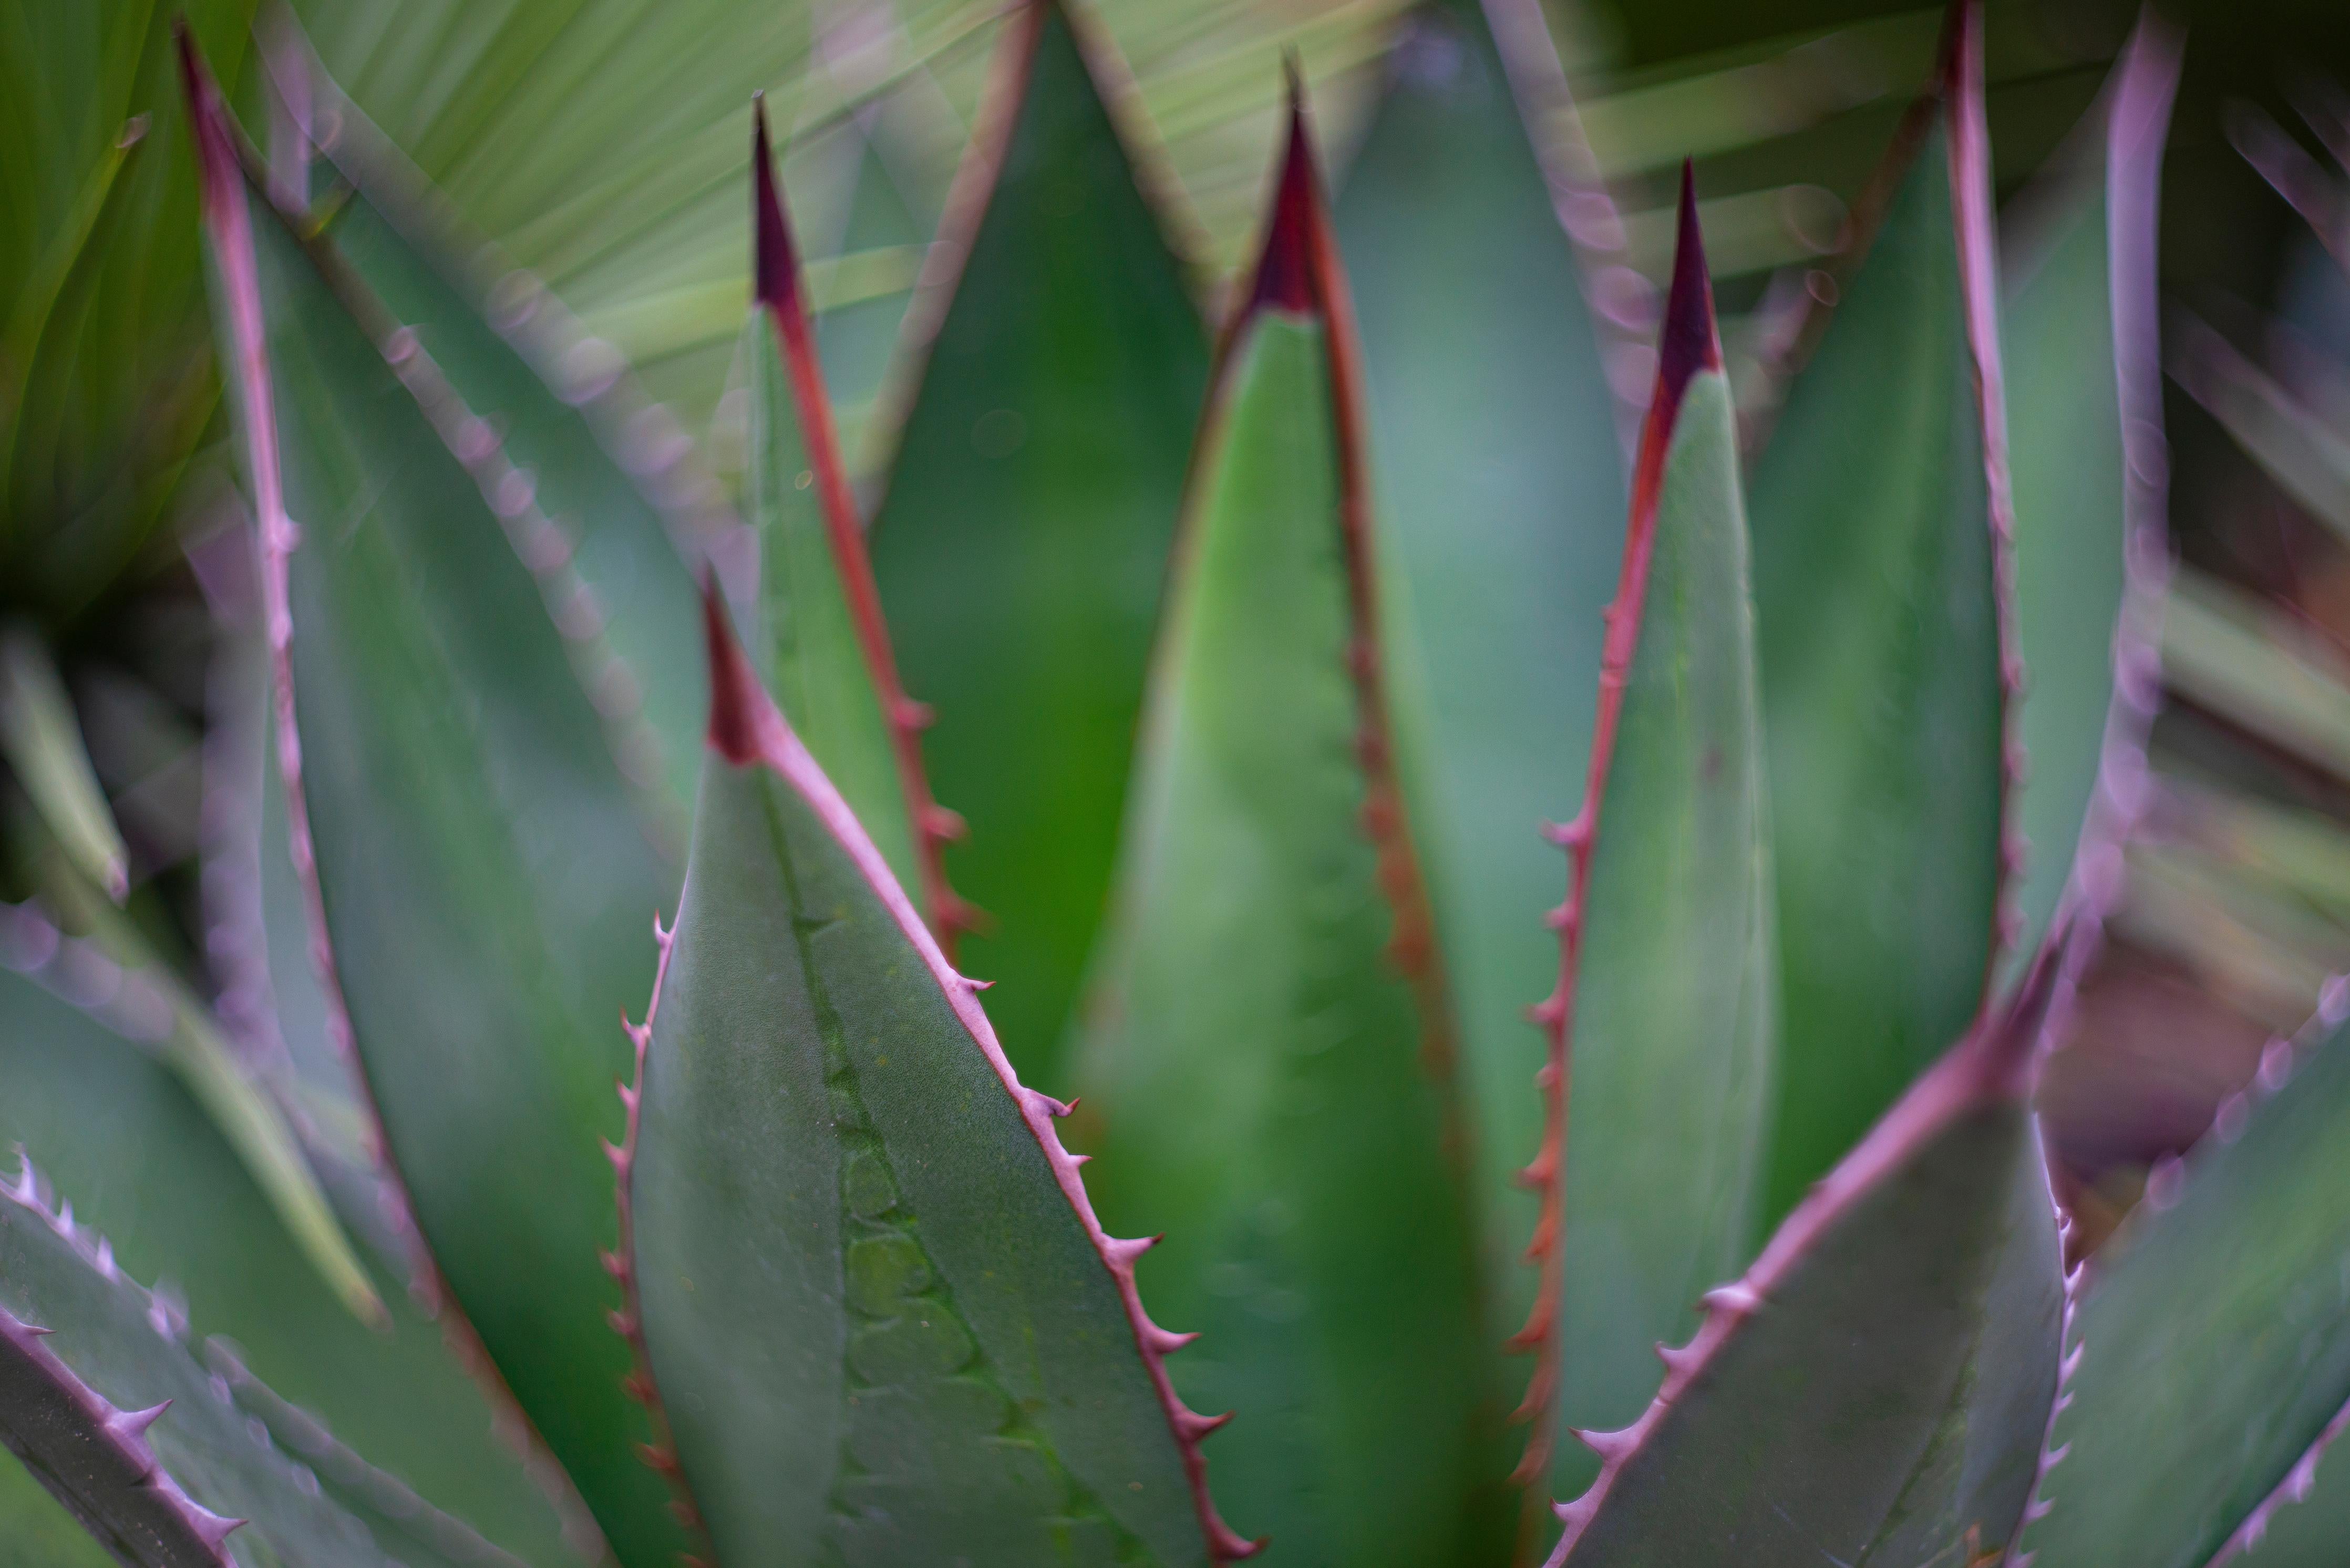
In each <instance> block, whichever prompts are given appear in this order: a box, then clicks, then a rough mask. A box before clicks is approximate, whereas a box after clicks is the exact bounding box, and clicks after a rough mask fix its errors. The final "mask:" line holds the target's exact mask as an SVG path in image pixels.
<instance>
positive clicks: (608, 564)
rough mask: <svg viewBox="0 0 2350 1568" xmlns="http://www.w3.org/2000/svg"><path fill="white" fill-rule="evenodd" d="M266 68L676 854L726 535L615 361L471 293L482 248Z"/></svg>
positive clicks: (672, 428)
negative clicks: (492, 483) (509, 473)
mask: <svg viewBox="0 0 2350 1568" xmlns="http://www.w3.org/2000/svg"><path fill="white" fill-rule="evenodd" d="M271 67H272V69H273V70H274V71H275V72H276V73H277V75H278V77H279V78H280V81H281V84H284V83H286V81H288V80H289V79H297V80H298V84H299V86H298V90H299V91H300V92H301V93H302V94H303V95H304V96H305V97H306V98H307V99H308V100H309V101H310V102H311V103H312V106H313V108H312V113H313V115H314V116H323V117H324V118H325V122H326V123H328V124H330V125H331V126H332V127H333V130H332V133H331V135H328V137H327V145H326V147H325V148H324V151H325V152H326V154H327V156H328V157H329V158H330V159H332V160H333V167H334V168H335V170H336V171H338V172H339V173H340V174H341V175H342V176H343V178H344V180H345V181H347V182H348V183H347V184H343V185H339V186H338V187H337V188H336V189H335V190H334V191H333V192H330V193H329V194H328V196H327V198H326V199H325V200H324V201H323V202H321V203H320V207H319V212H318V215H317V218H316V220H315V222H316V225H317V231H318V233H319V234H321V235H323V236H324V237H325V238H326V239H327V240H328V241H330V242H331V243H332V244H333V245H334V247H335V251H336V254H338V256H339V257H341V258H342V259H343V260H344V261H345V262H346V263H348V265H349V266H350V268H351V270H352V271H353V272H354V273H355V274H356V275H358V278H359V281H360V283H362V284H363V285H364V286H366V288H367V289H368V291H369V293H370V294H372V295H373V296H374V297H375V298H376V300H377V301H378V302H379V303H380V305H381V306H382V307H383V309H384V310H385V311H386V312H387V313H388V314H389V316H390V318H391V319H393V320H395V321H398V322H399V323H400V324H401V325H403V326H405V327H408V328H409V329H410V330H411V332H413V333H414V334H415V335H416V338H417V340H418V342H419V343H420V344H421V346H422V348H424V350H425V352H426V353H428V354H430V355H431V356H432V363H433V364H434V365H435V366H436V367H438V369H440V371H441V373H442V376H444V377H445V378H446V379H447V380H448V383H449V385H450V388H451V389H452V390H453V391H454V393H455V394H456V396H457V398H458V400H460V401H461V402H463V404H464V406H465V408H466V410H468V411H469V412H470V413H471V414H472V415H473V417H474V418H476V419H479V420H482V421H485V424H486V426H487V427H488V428H487V429H484V430H482V431H477V432H468V434H467V436H466V437H464V438H462V439H468V440H470V441H473V442H475V443H487V442H488V441H492V440H493V439H494V440H495V441H496V442H497V443H498V444H499V446H500V447H501V449H502V450H503V452H504V456H505V458H506V461H507V462H509V463H510V464H512V466H513V468H514V470H515V474H516V475H517V477H516V478H515V479H514V480H512V481H510V482H508V487H507V488H506V489H505V490H504V491H503V492H501V493H497V494H495V495H494V496H493V498H492V501H493V505H494V508H495V509H497V510H498V512H499V514H500V515H501V516H507V515H512V514H518V513H519V512H520V511H521V510H523V509H525V508H536V511H537V513H538V514H541V515H543V516H544V517H546V519H548V520H549V521H550V522H551V523H552V524H554V530H555V531H554V532H551V533H545V534H542V535H540V538H539V540H538V541H537V543H538V545H539V546H540V547H541V548H543V549H545V550H546V551H548V552H549V553H551V554H555V555H559V556H560V557H561V559H562V563H563V564H564V565H565V566H567V568H568V570H569V571H570V572H572V573H574V574H576V576H577V581H578V583H579V585H580V587H582V588H583V589H584V590H585V591H586V593H587V595H588V596H589V597H587V599H584V600H582V601H581V602H580V607H579V608H577V609H576V610H573V611H571V612H570V613H571V614H572V615H573V616H574V617H576V618H589V617H592V618H593V619H594V621H595V624H596V626H597V628H598V630H599V631H600V632H601V635H602V637H603V639H604V640H605V642H606V643H607V644H608V647H609V648H610V649H611V651H612V653H613V655H614V656H615V658H616V659H617V663H616V664H615V665H613V666H611V667H608V668H609V669H610V670H612V671H615V673H611V674H609V675H608V677H607V680H608V685H606V686H605V687H602V688H599V689H598V690H597V691H595V693H594V695H595V697H596V699H597V703H598V709H599V711H603V712H604V713H605V714H606V715H607V716H608V722H611V720H612V717H613V716H615V715H634V716H638V717H640V719H641V721H642V723H643V725H644V726H645V728H644V729H643V730H641V731H639V732H638V736H637V738H638V739H639V742H650V744H645V743H639V744H638V745H635V746H632V747H631V748H630V749H629V750H627V751H624V752H623V753H621V757H622V762H623V764H624V766H626V767H627V768H628V769H629V776H630V779H631V782H632V783H634V784H637V785H638V786H639V787H640V788H645V789H648V790H655V791H659V790H666V793H667V797H668V798H667V799H666V800H665V801H664V802H662V810H661V812H660V815H661V819H662V827H663V830H664V831H665V832H668V833H670V834H671V835H672V836H673V842H674V843H675V844H677V845H678V846H679V853H680V854H682V846H683V843H684V838H685V834H686V830H687V825H688V823H689V821H690V818H691V807H692V802H693V791H694V784H695V779H696V777H697V773H698V753H699V750H700V746H699V739H698V736H697V734H696V726H697V724H698V723H699V722H700V717H701V713H702V708H703V706H704V704H705V702H706V700H707V699H706V694H705V693H704V692H703V691H702V655H701V649H700V648H699V647H698V645H697V641H696V637H697V634H696V632H695V630H694V617H695V614H696V612H695V609H694V605H695V602H696V600H697V597H698V594H699V590H698V589H697V588H696V587H695V573H696V571H697V570H699V569H702V567H703V566H704V562H705V558H706V556H707V555H708V554H709V553H710V552H711V551H712V550H713V549H714V548H716V547H717V546H718V545H719V543H720V541H721V540H722V539H723V536H724V535H726V534H727V533H728V532H730V531H731V530H733V529H734V528H736V527H738V526H739V524H737V523H736V521H735V519H734V518H733V516H732V514H730V512H729V510H728V508H727V506H726V504H725V502H724V501H723V497H722V496H721V494H720V493H719V491H718V490H717V488H716V486H715V484H714V483H712V481H711V480H710V479H709V478H708V477H707V476H706V475H704V474H702V472H700V471H699V468H698V466H697V465H696V463H695V462H694V461H693V458H692V443H691V441H689V440H687V438H686V436H685V434H684V432H683V431H681V430H680V429H679V428H678V426H677V423H676V421H674V420H672V419H671V418H670V417H669V415H668V413H667V412H666V410H662V409H660V408H658V407H655V406H650V405H647V404H646V403H645V402H644V401H643V400H642V399H641V397H639V395H638V393H637V390H636V389H635V387H634V385H633V383H632V382H631V381H630V380H629V378H628V377H627V376H626V374H625V373H624V367H623V364H622V361H621V360H620V358H619V354H618V352H617V351H616V350H614V349H613V348H610V347H609V346H608V345H607V344H604V343H601V342H598V341H597V340H594V339H591V338H588V337H585V335H584V334H583V333H582V332H581V331H580V330H579V328H578V327H577V326H576V325H575V324H574V323H572V322H571V321H570V320H569V318H568V317H567V316H566V315H565V313H564V311H563V309H562V306H560V305H558V304H557V303H556V301H555V300H554V298H553V297H552V296H549V295H548V294H547V292H546V289H545V288H544V287H542V286H540V284H539V282H538V280H537V279H536V278H535V277H534V276H532V275H530V274H528V273H526V272H522V271H519V270H508V271H506V272H505V273H504V274H503V275H500V276H497V277H495V278H494V279H486V280H485V279H483V278H481V277H480V276H478V275H477V274H478V270H479V268H480V266H481V265H483V263H484V259H485V258H494V257H495V256H496V254H497V253H496V251H495V249H494V247H492V246H489V245H487V244H484V243H483V242H481V241H480V240H479V239H478V238H477V237H475V236H473V235H471V234H468V233H467V232H466V230H465V228H464V226H463V223H462V222H461V221H460V220H459V219H457V218H456V217H455V215H454V213H452V210H451V209H450V207H449V205H448V203H447V202H446V201H445V200H443V199H442V197H441V196H440V194H439V192H436V191H434V190H433V188H432V186H431V184H430V183H429V182H426V181H425V179H424V177H423V176H422V175H421V174H420V173H418V172H417V171H415V170H414V169H413V168H411V166H410V165H409V164H408V163H407V162H406V161H405V160H404V159H403V158H402V157H401V156H400V152H399V151H398V150H397V149H395V148H393V147H392V146H391V144H390V141H389V140H386V139H385V138H384V137H383V136H382V134H381V133H380V132H379V131H376V130H374V129H373V127H372V126H371V125H370V124H369V121H368V120H367V119H366V117H365V116H364V115H362V114H361V113H360V112H359V108H358V106H357V105H355V104H353V103H351V102H350V101H349V100H348V99H346V98H344V97H343V96H342V94H341V93H340V91H339V90H338V88H336V86H335V84H334V83H333V82H332V81H330V80H329V79H328V78H327V77H326V75H325V73H324V72H323V71H322V70H320V69H318V68H317V67H316V66H315V65H314V64H313V63H312V62H311V61H310V60H309V59H308V57H307V55H306V54H305V53H304V52H303V50H302V47H301V46H300V45H299V43H298V41H292V40H290V39H289V40H288V41H286V42H283V43H281V44H280V45H279V47H276V48H275V49H274V50H273V51H272V54H271ZM460 258H466V259H469V260H471V261H472V262H473V265H471V266H467V265H459V261H460ZM493 431H494V436H493V434H492V432H493ZM590 606H592V608H590ZM621 670H625V671H626V680H622V679H621V677H620V676H619V674H618V673H617V671H621Z"/></svg>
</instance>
